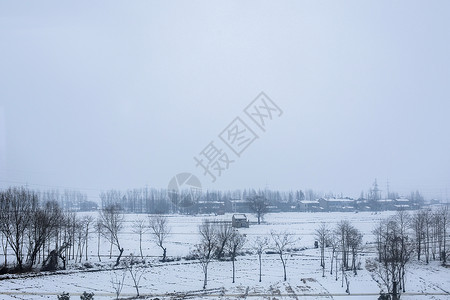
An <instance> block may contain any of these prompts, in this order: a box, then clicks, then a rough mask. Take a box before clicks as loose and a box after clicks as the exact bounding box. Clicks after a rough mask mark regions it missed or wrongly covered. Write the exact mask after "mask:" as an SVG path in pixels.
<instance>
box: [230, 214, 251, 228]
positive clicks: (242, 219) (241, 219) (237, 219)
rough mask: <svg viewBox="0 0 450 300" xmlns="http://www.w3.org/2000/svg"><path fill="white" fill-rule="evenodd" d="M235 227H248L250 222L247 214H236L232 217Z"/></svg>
mask: <svg viewBox="0 0 450 300" xmlns="http://www.w3.org/2000/svg"><path fill="white" fill-rule="evenodd" d="M232 226H233V227H234V228H248V226H249V222H248V219H247V216H246V215H245V214H234V215H233V218H232Z"/></svg>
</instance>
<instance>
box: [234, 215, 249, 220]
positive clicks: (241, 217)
mask: <svg viewBox="0 0 450 300" xmlns="http://www.w3.org/2000/svg"><path fill="white" fill-rule="evenodd" d="M233 218H234V219H236V220H247V216H246V215H244V214H235V215H233Z"/></svg>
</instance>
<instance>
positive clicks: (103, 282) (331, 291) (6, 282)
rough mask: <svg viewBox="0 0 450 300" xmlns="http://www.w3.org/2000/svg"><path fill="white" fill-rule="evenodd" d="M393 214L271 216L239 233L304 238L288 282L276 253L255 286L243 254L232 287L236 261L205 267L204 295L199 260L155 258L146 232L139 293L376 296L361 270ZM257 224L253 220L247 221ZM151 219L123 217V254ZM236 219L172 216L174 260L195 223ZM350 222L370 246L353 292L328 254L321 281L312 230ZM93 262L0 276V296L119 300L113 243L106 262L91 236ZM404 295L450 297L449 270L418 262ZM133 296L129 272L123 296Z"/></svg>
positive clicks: (254, 265)
mask: <svg viewBox="0 0 450 300" xmlns="http://www.w3.org/2000/svg"><path fill="white" fill-rule="evenodd" d="M391 214H392V213H391V212H385V213H382V214H373V213H370V212H364V213H358V214H355V213H279V214H268V215H266V217H265V221H264V223H263V224H261V225H252V226H250V228H247V229H240V231H241V233H243V234H246V236H247V244H246V245H247V248H246V249H244V251H245V250H248V251H252V250H251V247H250V246H251V244H252V240H254V239H255V238H256V237H257V236H269V234H270V231H271V230H275V231H287V232H289V233H292V234H295V235H296V236H297V237H298V238H299V240H298V242H297V244H296V245H295V247H296V248H307V249H305V250H302V251H297V252H294V253H293V254H292V256H291V257H290V258H289V261H288V263H287V276H288V279H287V281H286V282H284V281H283V270H282V267H281V263H280V261H279V258H278V256H277V255H276V254H264V255H263V266H262V270H263V277H262V282H261V283H260V282H258V274H259V273H258V271H259V265H258V259H257V256H256V255H254V254H249V253H247V254H246V255H245V256H239V257H238V258H237V261H236V283H234V284H233V283H232V277H231V276H232V265H231V262H227V261H224V262H217V261H213V262H212V263H211V264H210V267H209V270H208V279H209V280H208V286H207V289H206V291H203V290H202V285H203V273H202V270H201V267H200V265H199V264H198V263H197V262H196V261H189V260H184V259H181V260H176V261H173V262H167V263H161V262H159V261H158V256H159V255H161V250H160V248H158V247H157V246H156V245H155V244H154V242H153V241H152V240H151V236H150V234H148V233H147V234H146V235H145V238H144V244H143V252H144V255H145V256H146V264H145V266H146V267H145V274H144V275H143V278H142V280H141V282H140V293H141V295H145V296H153V297H159V298H160V299H161V298H167V299H171V298H174V299H180V298H183V297H184V298H189V299H195V298H201V297H204V298H208V299H215V298H221V299H233V298H237V297H240V298H252V299H291V298H293V299H348V298H351V299H377V298H378V294H379V291H380V288H379V287H378V285H377V283H376V282H375V281H374V280H373V279H372V277H371V274H370V273H369V272H368V271H367V270H366V269H365V268H364V263H365V260H366V258H370V257H373V256H374V252H373V251H374V249H373V246H372V245H371V244H370V243H371V242H372V241H373V236H372V234H371V231H372V229H373V227H374V226H375V224H376V223H377V222H378V221H379V220H381V219H383V218H386V217H387V216H389V215H391ZM249 217H250V220H251V221H255V219H254V217H253V216H249ZM138 218H147V216H146V215H126V221H127V222H126V225H125V228H124V230H123V232H122V233H121V236H120V237H121V243H122V246H123V247H124V248H125V251H124V255H129V254H131V253H133V254H134V255H139V238H138V235H137V234H135V233H133V232H132V228H131V227H132V221H133V220H136V219H138ZM205 218H208V219H211V220H212V219H216V220H231V215H224V216H180V215H172V216H169V221H170V226H171V231H172V234H171V236H170V238H169V241H168V243H167V254H168V256H169V257H173V258H176V257H183V256H186V255H188V254H189V252H190V251H191V250H192V249H193V246H194V244H195V243H197V242H198V240H199V236H198V233H197V230H198V225H199V224H200V223H201V222H202V220H203V219H205ZM345 219H347V220H349V221H351V222H352V224H353V225H355V226H356V227H357V228H358V229H359V230H360V231H361V232H362V233H363V234H364V244H365V248H364V250H363V253H362V254H361V262H362V266H363V267H362V270H359V271H358V275H357V276H354V275H352V274H351V272H348V274H349V275H348V276H349V280H350V295H348V294H347V293H345V287H342V286H341V276H340V274H339V279H338V280H337V281H336V280H335V276H334V274H333V275H330V273H329V268H328V266H329V258H330V255H329V253H327V254H326V255H327V272H326V274H325V277H322V269H321V268H320V265H319V250H318V249H315V248H314V240H315V238H314V230H315V229H316V228H317V227H318V226H319V225H320V223H321V222H326V223H328V224H329V225H330V226H334V224H335V223H337V222H339V221H341V220H345ZM89 249H90V256H89V262H90V263H91V264H92V265H93V266H94V268H92V269H88V270H86V269H84V270H79V269H77V268H76V267H77V266H76V265H71V266H70V268H69V270H66V271H61V272H56V273H51V274H44V275H37V274H35V275H36V276H32V274H31V275H30V274H28V275H20V276H19V275H17V276H16V275H14V276H13V275H7V276H6V275H4V276H2V277H0V299H56V295H57V294H61V293H62V292H69V293H70V295H71V296H72V299H79V295H80V294H81V293H82V292H83V291H87V292H94V293H95V297H94V298H95V299H112V298H114V297H115V294H114V289H113V287H112V285H111V279H112V277H113V276H114V275H115V274H116V275H118V276H121V275H122V273H123V272H124V271H123V270H122V269H120V268H119V269H116V270H111V268H112V265H113V261H114V257H113V258H112V259H111V260H110V259H109V257H108V253H109V245H108V243H107V242H106V241H104V242H103V243H102V245H101V254H102V255H103V256H102V262H101V263H99V262H98V258H97V237H96V235H95V234H92V235H91V240H90V244H89ZM406 278H407V284H406V290H407V291H406V294H403V295H402V299H450V269H446V268H444V267H442V266H440V265H439V263H438V262H431V263H430V264H429V265H425V264H423V263H418V262H416V261H413V262H412V263H411V264H410V265H409V268H408V274H407V277H406ZM135 295H136V291H135V288H134V286H133V282H132V280H131V277H130V276H129V274H127V277H126V278H125V284H124V287H123V291H122V294H121V297H132V296H135Z"/></svg>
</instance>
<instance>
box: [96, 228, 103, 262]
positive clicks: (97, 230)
mask: <svg viewBox="0 0 450 300" xmlns="http://www.w3.org/2000/svg"><path fill="white" fill-rule="evenodd" d="M102 227H103V226H102V221H101V220H97V222H95V224H94V228H95V231H96V232H97V257H98V261H100V262H101V261H102V259H101V258H100V240H101V235H102V230H103V228H102Z"/></svg>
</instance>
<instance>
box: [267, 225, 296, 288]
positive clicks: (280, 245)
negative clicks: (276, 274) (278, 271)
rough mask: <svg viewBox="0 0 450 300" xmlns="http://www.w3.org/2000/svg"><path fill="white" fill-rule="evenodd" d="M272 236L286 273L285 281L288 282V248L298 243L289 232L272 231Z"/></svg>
mask: <svg viewBox="0 0 450 300" xmlns="http://www.w3.org/2000/svg"><path fill="white" fill-rule="evenodd" d="M270 235H271V236H272V240H273V246H274V249H275V251H276V252H277V253H278V256H279V257H280V260H281V263H282V265H283V273H284V277H283V278H284V281H286V279H287V276H286V263H287V260H288V255H289V254H288V248H289V247H290V246H292V245H294V243H295V242H296V239H295V238H294V236H293V235H292V234H290V233H287V232H275V231H271V232H270Z"/></svg>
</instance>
